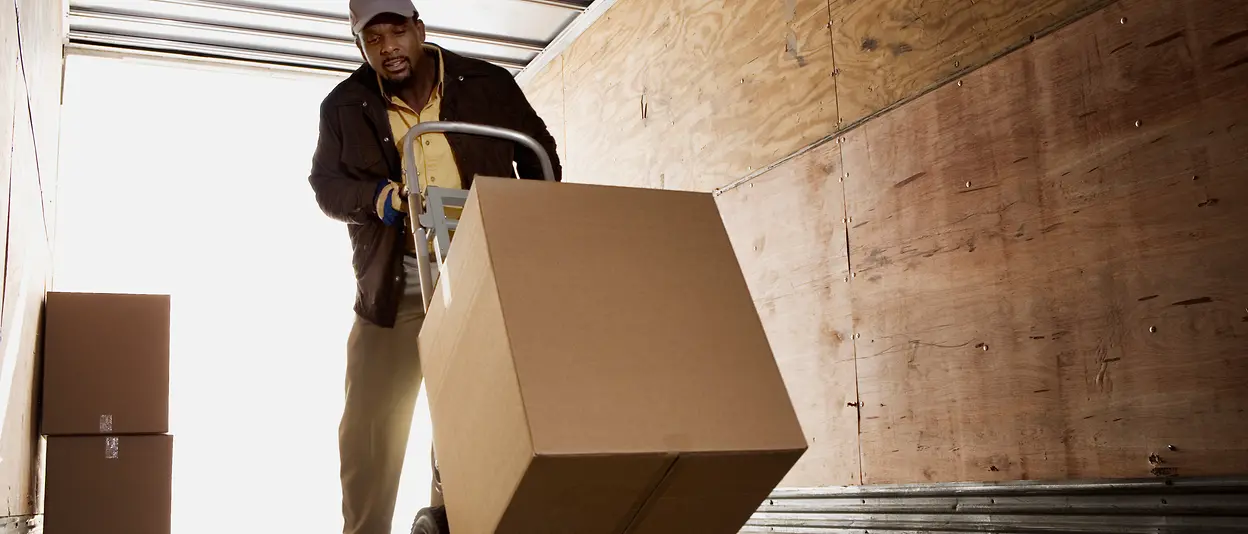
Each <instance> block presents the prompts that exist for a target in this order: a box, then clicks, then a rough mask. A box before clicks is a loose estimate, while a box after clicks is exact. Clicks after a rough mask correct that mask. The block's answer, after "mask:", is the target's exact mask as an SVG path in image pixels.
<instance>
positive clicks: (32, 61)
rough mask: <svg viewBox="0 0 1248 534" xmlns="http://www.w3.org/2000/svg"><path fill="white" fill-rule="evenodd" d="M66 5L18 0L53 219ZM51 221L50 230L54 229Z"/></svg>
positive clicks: (45, 194)
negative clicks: (63, 27)
mask: <svg viewBox="0 0 1248 534" xmlns="http://www.w3.org/2000/svg"><path fill="white" fill-rule="evenodd" d="M63 9H64V5H63V4H62V2H60V1H55V0H18V2H17V15H18V24H19V25H20V29H21V41H22V47H21V48H22V66H23V68H24V69H25V72H26V75H25V78H26V87H27V88H29V90H30V109H31V114H32V117H33V120H32V122H33V124H34V132H35V147H36V149H37V156H38V158H37V160H38V161H37V163H38V166H39V184H40V187H41V192H42V202H44V204H45V205H44V209H43V211H44V212H45V213H47V214H48V218H49V219H52V217H51V214H52V213H53V201H54V199H55V192H56V176H57V167H58V161H57V160H58V154H59V150H58V148H57V147H58V145H59V140H60V122H61V77H62V74H63V69H62V66H63V64H64V61H63V58H64V56H63V53H62V46H61V44H62V36H63V35H64V32H63V31H62V23H63V17H64V14H63V12H62V11H63ZM52 222H53V221H51V220H49V227H48V228H49V230H50V231H51V230H52V229H54V228H55V225H52V224H51V223H52Z"/></svg>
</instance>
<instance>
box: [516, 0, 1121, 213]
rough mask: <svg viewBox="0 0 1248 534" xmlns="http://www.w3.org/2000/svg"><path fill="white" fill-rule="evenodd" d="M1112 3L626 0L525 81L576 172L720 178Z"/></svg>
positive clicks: (635, 181)
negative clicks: (548, 68)
mask: <svg viewBox="0 0 1248 534" xmlns="http://www.w3.org/2000/svg"><path fill="white" fill-rule="evenodd" d="M1108 1H1109V0H1023V1H1020V0H991V1H979V2H966V1H963V0H936V1H933V0H924V1H920V0H785V1H783V2H781V1H776V0H734V1H725V0H677V1H669V0H620V1H618V2H617V3H616V4H615V5H614V6H613V7H612V8H611V9H610V10H609V11H608V12H607V13H606V14H605V15H604V16H603V17H602V18H601V19H599V20H598V21H597V22H595V23H594V24H593V25H592V26H591V27H590V28H589V29H587V30H586V31H585V33H584V34H582V35H581V36H580V37H579V38H578V39H577V40H576V41H575V42H574V43H573V44H572V45H571V47H569V48H568V49H567V50H566V51H564V53H563V54H562V55H561V56H560V57H559V58H558V59H557V60H556V61H555V64H556V65H558V66H559V67H558V68H561V69H562V76H553V75H539V76H537V77H535V78H534V79H533V80H531V81H530V82H529V83H528V84H527V87H526V90H527V91H528V92H529V93H530V94H532V95H535V98H536V99H538V100H541V101H542V102H543V107H544V109H545V110H547V111H548V112H549V113H550V115H549V116H547V118H548V121H549V122H554V123H559V124H561V125H560V126H558V129H561V130H563V131H566V135H565V140H564V143H563V144H564V145H565V147H566V149H567V158H566V159H567V162H566V169H567V173H566V175H567V178H568V179H570V180H574V181H581V182H589V183H609V184H630V185H639V186H646V187H662V188H668V189H687V190H698V191H711V190H713V189H715V188H718V187H722V186H725V185H728V184H731V183H733V182H735V181H737V180H739V179H741V178H744V177H748V176H753V175H757V174H760V173H761V172H763V171H764V170H765V169H767V168H769V167H771V166H773V165H774V164H775V163H777V162H778V161H780V160H782V159H784V158H787V157H788V156H790V155H792V154H793V153H794V152H797V151H799V150H800V149H803V148H804V147H808V146H810V145H812V144H813V143H816V142H818V141H820V140H822V139H824V138H825V137H828V136H829V135H835V133H836V132H837V131H839V130H842V129H844V128H847V127H850V126H852V125H853V124H855V123H857V122H859V121H861V120H864V119H866V118H868V117H870V116H871V115H873V114H875V113H877V112H879V111H881V110H885V109H888V108H890V107H891V106H894V105H896V104H898V103H900V102H904V101H907V100H909V99H912V98H914V97H916V96H918V95H920V94H922V93H923V92H925V91H928V90H930V89H931V88H933V87H935V86H937V85H938V84H940V83H942V82H944V81H947V80H949V79H950V78H951V77H953V76H956V75H957V74H959V73H964V72H967V71H968V70H970V69H972V68H975V67H978V66H980V65H983V64H984V63H986V62H988V61H989V60H991V59H993V58H994V57H997V56H999V55H1000V54H1003V53H1005V52H1007V51H1009V50H1013V49H1015V48H1017V47H1018V46H1021V45H1022V44H1025V43H1028V42H1030V40H1031V39H1032V38H1033V37H1035V36H1038V35H1043V34H1044V33H1046V32H1048V31H1050V30H1052V29H1054V28H1056V27H1059V26H1060V25H1062V24H1065V23H1067V22H1069V21H1071V20H1074V19H1077V18H1078V17H1079V16H1081V15H1082V14H1085V13H1087V12H1089V11H1090V10H1092V9H1095V8H1097V7H1099V6H1102V5H1104V4H1106V3H1107V2H1108ZM554 85H561V87H560V88H555V87H552V86H554ZM560 95H561V96H560ZM554 98H562V99H563V101H562V103H561V104H562V105H560V104H559V103H557V102H555V101H554ZM555 110H561V111H555ZM544 116H546V115H544Z"/></svg>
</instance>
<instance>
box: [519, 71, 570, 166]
mask: <svg viewBox="0 0 1248 534" xmlns="http://www.w3.org/2000/svg"><path fill="white" fill-rule="evenodd" d="M523 89H524V93H525V97H527V98H528V99H529V104H531V105H532V106H533V109H534V110H535V111H537V114H538V116H540V117H541V118H542V120H543V121H545V122H546V128H547V129H548V130H550V134H551V135H553V136H555V143H557V145H558V150H557V153H558V155H559V161H560V162H562V163H563V164H564V165H566V164H567V161H568V146H567V145H568V141H567V136H566V135H565V134H566V129H565V128H564V125H563V122H564V120H563V118H564V113H563V56H562V55H559V56H555V58H554V59H553V60H551V61H550V63H549V64H548V65H547V66H546V68H545V70H543V71H542V72H540V73H538V74H536V75H535V76H534V77H533V79H532V80H530V81H529V83H528V84H526V85H525V86H524V87H523Z"/></svg>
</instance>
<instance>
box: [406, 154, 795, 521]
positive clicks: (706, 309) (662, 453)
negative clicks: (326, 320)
mask: <svg viewBox="0 0 1248 534" xmlns="http://www.w3.org/2000/svg"><path fill="white" fill-rule="evenodd" d="M447 266H448V270H447V271H446V272H445V273H444V274H443V275H442V279H441V280H440V281H439V283H438V287H437V289H436V291H435V294H434V295H433V305H432V306H431V309H430V312H429V315H428V317H427V318H426V321H425V324H424V327H423V329H422V332H421V337H420V349H421V362H422V366H423V368H424V372H425V377H426V380H427V384H428V391H429V399H430V401H429V402H430V408H431V411H432V419H433V426H434V446H435V448H436V450H437V456H438V463H439V467H440V472H441V475H442V484H443V491H444V496H445V499H446V504H447V510H448V514H449V519H450V523H451V529H452V531H454V532H455V533H456V534H485V533H495V532H497V533H500V534H510V533H537V532H541V533H575V534H597V533H604V534H606V533H610V534H621V533H636V534H643V533H644V534H660V533H673V534H675V533H682V534H688V533H695V532H696V533H698V534H717V533H731V532H737V531H738V530H739V529H740V528H741V526H742V525H743V524H744V523H745V521H746V520H747V519H748V518H749V516H750V515H751V513H752V512H753V511H754V510H755V509H756V508H757V507H758V506H759V504H760V503H761V502H762V501H763V500H764V499H765V498H766V497H767V496H768V494H769V493H770V491H771V490H772V489H773V488H774V487H775V485H776V484H778V483H779V482H780V480H781V479H782V478H783V477H784V475H785V474H786V473H787V472H788V470H789V469H790V468H791V467H792V466H793V464H794V463H795V462H796V461H797V459H798V458H799V457H800V456H801V454H802V453H803V452H804V451H805V449H806V440H805V438H804V436H803V434H802V431H801V429H800V427H799V425H798V421H797V417H796V414H795V413H794V410H793V407H792V404H791V401H790V399H789V396H788V393H787V391H786V390H785V386H784V383H783V382H782V381H781V377H780V373H779V370H778V368H777V366H776V363H775V359H774V357H773V355H772V353H771V350H770V347H769V345H768V342H767V339H766V337H765V335H764V333H763V327H762V325H761V322H760V320H759V317H758V314H757V312H756V310H755V308H754V304H753V302H752V300H751V297H750V294H749V292H748V290H747V288H746V284H745V280H744V277H743V276H742V274H741V272H740V267H739V266H738V263H737V260H736V256H735V255H734V253H733V249H732V247H731V245H730V243H729V240H728V236H727V234H726V232H725V230H724V227H723V223H722V220H721V219H720V215H719V212H718V209H717V207H716V205H715V201H714V199H713V198H712V196H711V195H708V194H698V193H686V192H676V191H660V190H647V189H634V188H622V187H605V186H593V185H582V184H568V183H563V184H556V183H549V182H538V181H520V180H504V179H497V178H480V179H478V180H477V181H476V182H475V183H474V185H473V190H472V193H471V195H470V197H469V202H468V205H467V206H466V208H465V211H464V215H463V218H462V219H461V220H460V223H459V226H458V230H457V233H456V235H455V241H454V244H453V246H452V247H451V250H450V254H449V259H448V264H447Z"/></svg>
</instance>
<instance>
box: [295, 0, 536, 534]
mask: <svg viewBox="0 0 1248 534" xmlns="http://www.w3.org/2000/svg"><path fill="white" fill-rule="evenodd" d="M350 10H351V31H352V33H353V34H354V36H355V40H356V45H357V46H358V47H359V49H360V52H361V53H362V54H363V56H364V59H365V62H366V64H365V65H363V66H361V67H360V68H359V69H358V70H356V71H355V72H354V73H353V74H352V75H351V76H350V77H349V78H348V79H347V80H345V81H343V82H342V83H340V84H339V85H338V86H337V87H336V88H334V90H333V91H332V92H330V94H329V95H328V96H327V97H326V98H325V100H324V102H322V104H321V110H320V113H321V115H320V137H319V140H318V143H317V148H316V153H315V155H314V156H313V161H312V172H311V176H310V177H309V181H310V182H311V184H312V188H313V190H314V191H315V193H316V200H317V203H318V204H319V205H320V207H321V209H322V210H323V211H324V212H325V213H326V214H327V215H328V216H330V217H332V218H334V219H336V220H339V221H342V222H344V223H346V225H347V231H348V234H349V235H350V239H351V246H352V249H353V259H352V263H353V266H354V268H355V275H356V281H357V284H356V288H357V291H356V301H355V312H356V319H355V323H354V325H353V326H352V329H351V334H350V337H349V339H348V342H347V372H346V405H345V408H344V410H343V414H342V422H341V424H340V426H339V450H340V457H341V458H340V461H341V477H342V514H343V520H344V529H343V532H344V533H345V534H383V533H386V534H389V532H390V530H391V523H392V517H393V515H394V506H395V498H396V496H397V494H398V487H399V474H400V471H401V467H402V465H403V459H404V451H405V450H406V448H407V437H408V433H409V431H410V428H411V421H412V415H413V411H414V409H415V403H416V395H417V392H418V391H419V388H420V382H421V378H422V377H421V370H420V357H419V355H418V353H417V336H418V334H419V332H420V327H421V323H422V321H423V319H424V310H423V304H422V300H421V297H420V282H419V278H418V276H417V274H416V271H415V265H416V264H415V263H414V262H413V261H412V258H413V257H414V255H415V254H416V250H417V246H416V244H415V243H413V240H412V236H411V232H410V230H409V228H408V227H407V221H406V216H407V214H406V210H407V206H406V202H405V198H403V194H402V190H403V187H404V186H405V185H406V186H408V187H410V188H411V190H417V188H419V190H421V191H423V190H424V188H425V187H426V186H427V185H437V186H440V187H456V188H463V189H467V188H469V187H471V186H472V179H473V177H474V176H477V175H481V176H503V177H507V176H515V173H516V172H518V173H519V177H521V178H525V179H541V178H542V172H541V167H540V163H539V161H538V159H537V156H536V155H535V154H533V153H532V152H530V151H528V150H527V149H525V148H524V147H521V146H517V145H515V144H513V143H511V142H509V141H503V140H498V139H491V138H484V137H475V136H466V135H458V134H446V135H441V134H438V135H425V136H422V137H421V138H420V139H417V140H416V141H415V142H414V143H413V146H412V147H410V149H412V150H416V151H417V153H416V159H417V165H418V170H419V171H420V172H419V183H409V182H407V181H406V180H407V179H408V178H410V177H407V176H404V175H403V174H404V173H403V170H402V164H401V161H402V160H401V159H400V158H401V156H402V152H403V150H405V149H407V148H408V147H401V146H398V144H399V143H400V142H401V140H402V139H403V136H404V135H405V134H406V133H407V131H408V129H409V128H411V127H412V126H414V125H415V124H417V123H420V122H428V121H436V120H448V121H463V122H470V123H476V124H485V125H491V126H499V127H503V128H510V129H513V130H517V131H520V132H522V133H526V134H528V135H529V136H531V137H533V138H535V139H537V140H538V141H539V142H540V143H541V144H542V146H544V147H545V149H546V151H547V153H548V154H549V155H550V158H551V160H552V162H554V164H555V170H556V177H557V179H561V174H560V173H561V168H560V166H559V163H558V159H557V156H556V154H555V141H554V138H553V137H552V136H551V135H550V133H549V132H548V131H547V129H546V125H545V123H544V122H542V120H541V118H539V117H538V116H537V114H536V113H535V112H534V111H533V108H532V106H530V105H529V103H528V101H527V100H526V99H525V97H524V94H523V93H522V92H521V91H520V88H519V86H517V85H516V82H515V80H514V79H513V78H512V76H511V74H510V73H509V72H507V71H506V70H504V69H502V68H500V67H497V66H494V65H492V64H489V63H486V62H483V61H478V60H475V59H469V58H465V57H462V56H459V55H457V54H454V53H452V52H450V51H447V50H444V49H442V48H440V47H438V46H435V45H432V44H426V43H425V24H424V22H423V21H421V20H420V16H419V14H418V13H417V12H416V9H415V6H413V4H412V3H411V1H410V0H350ZM513 161H514V162H515V167H514V168H513V166H512V162H513ZM434 478H435V480H436V478H437V476H436V467H435V477H434ZM433 501H434V502H433V503H432V506H435V507H436V506H440V504H441V495H440V491H439V490H438V485H437V483H436V482H435V483H434V494H433Z"/></svg>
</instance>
